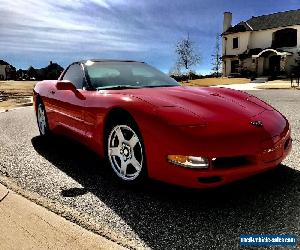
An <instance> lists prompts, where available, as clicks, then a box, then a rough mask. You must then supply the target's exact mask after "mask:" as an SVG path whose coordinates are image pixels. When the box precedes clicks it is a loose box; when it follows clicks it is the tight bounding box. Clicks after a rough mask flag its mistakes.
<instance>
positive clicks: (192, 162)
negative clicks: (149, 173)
mask: <svg viewBox="0 0 300 250" xmlns="http://www.w3.org/2000/svg"><path fill="white" fill-rule="evenodd" d="M168 161H169V162H171V163H173V164H175V165H178V166H182V167H186V168H199V169H206V168H208V167H209V161H208V159H207V158H205V157H200V156H184V155H168Z"/></svg>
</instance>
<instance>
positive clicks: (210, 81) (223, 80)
mask: <svg viewBox="0 0 300 250" xmlns="http://www.w3.org/2000/svg"><path fill="white" fill-rule="evenodd" d="M249 82H250V79H248V78H227V77H219V78H203V79H197V80H192V81H190V82H188V83H186V82H183V85H184V86H215V85H224V84H242V83H249Z"/></svg>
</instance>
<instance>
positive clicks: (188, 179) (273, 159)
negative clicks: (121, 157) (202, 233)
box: [152, 131, 292, 189]
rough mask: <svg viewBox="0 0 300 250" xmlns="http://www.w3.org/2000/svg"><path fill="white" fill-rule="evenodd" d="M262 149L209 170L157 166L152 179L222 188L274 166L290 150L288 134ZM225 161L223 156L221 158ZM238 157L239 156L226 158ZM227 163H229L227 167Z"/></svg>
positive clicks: (166, 164)
mask: <svg viewBox="0 0 300 250" xmlns="http://www.w3.org/2000/svg"><path fill="white" fill-rule="evenodd" d="M263 145H264V147H265V148H261V149H259V151H258V152H257V154H255V155H250V156H247V157H245V159H247V160H246V161H240V163H239V162H237V163H236V162H235V163H234V164H232V165H230V161H227V164H225V165H222V164H218V165H217V164H215V163H214V161H213V160H211V164H210V167H209V169H205V170H203V169H187V168H184V167H179V166H176V165H174V164H172V163H169V162H165V163H163V166H161V167H162V168H161V169H163V171H160V173H159V176H152V177H153V178H154V179H158V180H161V181H164V182H168V183H170V184H175V185H179V186H184V187H190V188H203V189H205V188H213V187H218V186H222V185H225V184H228V183H231V182H234V181H237V180H241V179H244V178H247V177H250V176H253V175H255V174H258V173H262V172H265V171H268V170H271V169H273V168H275V167H277V166H278V165H279V164H280V163H281V162H282V161H283V160H284V158H285V157H286V156H287V155H288V154H289V152H290V151H291V148H292V139H291V135H290V131H288V132H287V133H286V134H285V135H282V136H280V137H279V136H277V139H274V143H273V144H272V145H270V144H263ZM224 158H227V157H224ZM230 158H232V159H234V158H241V157H240V156H236V157H232V156H230V157H228V158H227V159H230ZM228 162H229V164H228Z"/></svg>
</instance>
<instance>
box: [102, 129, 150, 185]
mask: <svg viewBox="0 0 300 250" xmlns="http://www.w3.org/2000/svg"><path fill="white" fill-rule="evenodd" d="M107 158H108V160H109V163H110V165H111V167H112V169H113V171H114V173H115V174H116V176H117V177H118V179H119V180H121V181H122V182H126V183H137V182H140V181H141V180H142V179H144V177H146V166H145V157H144V147H143V142H142V139H141V136H140V135H139V132H138V129H137V128H136V127H135V126H134V125H133V124H114V125H112V126H111V127H110V130H109V136H108V139H107Z"/></svg>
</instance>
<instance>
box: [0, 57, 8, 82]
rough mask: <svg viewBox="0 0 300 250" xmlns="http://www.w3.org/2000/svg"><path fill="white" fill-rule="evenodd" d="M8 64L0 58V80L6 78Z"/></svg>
mask: <svg viewBox="0 0 300 250" xmlns="http://www.w3.org/2000/svg"><path fill="white" fill-rule="evenodd" d="M8 66H9V64H8V63H7V62H5V61H3V60H0V80H6V77H7V74H6V72H7V67H8Z"/></svg>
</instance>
